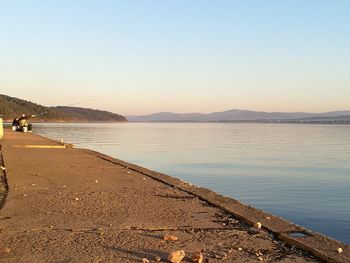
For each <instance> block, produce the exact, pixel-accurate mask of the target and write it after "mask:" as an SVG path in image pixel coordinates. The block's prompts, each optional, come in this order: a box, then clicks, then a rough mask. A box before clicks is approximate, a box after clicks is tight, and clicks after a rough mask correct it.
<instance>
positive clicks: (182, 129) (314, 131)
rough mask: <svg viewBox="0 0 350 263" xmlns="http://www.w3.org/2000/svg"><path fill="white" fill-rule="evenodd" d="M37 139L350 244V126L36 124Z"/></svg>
mask: <svg viewBox="0 0 350 263" xmlns="http://www.w3.org/2000/svg"><path fill="white" fill-rule="evenodd" d="M34 131H35V132H36V133H39V134H42V135H45V136H48V137H50V138H53V139H59V138H64V140H65V141H66V142H70V143H73V144H75V146H76V147H84V148H90V149H93V150H97V151H100V152H102V153H105V154H108V155H111V156H114V157H116V158H119V159H123V160H125V161H128V162H132V163H136V164H138V165H141V166H145V167H147V168H151V169H153V170H157V171H160V172H163V173H167V174H169V175H172V176H175V177H178V178H181V179H183V180H186V181H189V182H191V183H193V184H196V185H200V186H204V187H207V188H210V189H212V190H215V191H216V192H219V193H221V194H223V195H227V196H231V197H233V198H235V199H238V200H240V201H242V202H245V203H248V204H251V205H253V206H255V207H258V208H260V209H263V210H265V211H268V212H270V213H272V214H276V215H279V216H282V217H284V218H286V219H289V220H291V221H293V222H295V223H297V224H300V225H302V226H305V227H307V228H310V229H312V230H314V231H318V232H321V233H323V234H326V235H329V236H331V237H334V238H336V239H338V240H340V241H343V242H346V243H350V126H331V125H325V126H321V125H320V126H319V125H294V124H233V123H224V124H221V123H117V124H35V125H34Z"/></svg>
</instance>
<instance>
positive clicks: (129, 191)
mask: <svg viewBox="0 0 350 263" xmlns="http://www.w3.org/2000/svg"><path fill="white" fill-rule="evenodd" d="M0 143H1V145H2V149H1V152H2V159H3V162H4V163H3V164H2V165H3V166H5V167H6V170H5V171H2V176H1V178H2V180H1V182H2V185H3V187H2V188H0V191H2V193H6V195H5V194H2V195H0V199H2V200H3V203H2V208H1V210H0V262H142V260H143V259H144V258H145V259H148V260H149V261H150V262H156V261H155V258H156V257H160V258H161V259H162V261H163V262H165V261H166V258H167V255H168V253H169V252H172V251H175V250H180V249H183V250H184V251H185V253H186V257H185V258H184V259H183V261H182V262H192V261H191V259H190V256H191V254H192V253H194V252H197V251H201V252H202V254H203V256H204V259H205V260H204V262H223V261H225V262H259V261H264V262H319V261H318V259H316V258H315V257H313V256H311V255H310V253H308V252H306V250H307V249H306V250H300V249H297V248H295V247H293V246H292V247H290V246H287V245H286V244H285V243H284V242H283V241H281V240H280V238H279V239H277V235H276V233H273V232H271V231H269V229H265V228H261V229H257V228H254V227H253V226H251V224H249V222H250V221H249V218H248V220H244V218H242V217H241V216H240V215H235V214H233V213H229V211H227V209H225V208H223V207H221V205H216V204H215V201H213V202H211V201H207V200H206V199H205V198H202V197H201V196H200V194H198V193H197V192H196V191H204V192H203V193H208V192H206V190H205V189H203V190H201V189H200V188H197V187H194V186H191V185H189V184H185V183H182V182H180V181H179V180H177V179H172V178H170V177H169V178H170V179H169V178H168V177H166V178H168V179H164V180H165V181H164V180H163V177H162V176H160V177H159V178H158V177H157V173H155V172H154V173H149V172H148V171H149V170H147V169H144V170H142V169H141V168H138V167H137V166H133V165H131V164H130V165H128V164H127V163H123V162H122V161H119V160H116V159H113V158H111V157H106V156H104V155H102V154H98V153H95V152H93V151H88V150H84V149H74V148H70V147H68V148H65V147H62V145H60V144H59V143H56V142H54V141H52V140H49V139H46V138H43V137H40V136H37V135H34V134H23V133H14V132H11V131H8V130H7V131H5V139H4V140H3V141H0ZM28 146H30V148H27V147H28ZM51 146H54V147H51ZM57 146H59V147H57ZM0 161H1V160H0ZM5 179H6V180H5ZM167 180H168V181H167ZM172 180H174V181H175V182H177V183H180V184H184V185H186V187H184V188H183V189H182V187H181V185H180V187H177V186H174V184H172ZM7 187H8V191H6V188H7ZM191 189H193V193H192V192H191V191H192V190H191ZM234 202H236V201H234ZM237 203H238V202H237ZM0 204H1V203H0ZM248 212H249V211H248ZM249 213H250V212H249ZM271 217H272V216H271ZM253 218H254V216H253ZM269 220H270V219H269ZM263 225H264V223H263ZM166 234H170V235H174V236H176V237H178V240H177V241H166V240H164V239H163V237H164V235H166ZM282 239H283V238H282ZM288 243H289V244H290V242H288ZM338 245H339V246H343V249H344V252H343V253H342V254H339V256H338V255H337V254H336V253H333V252H334V251H335V250H336V247H332V248H330V251H333V252H332V253H333V254H334V258H335V259H336V260H337V261H334V262H347V259H349V257H348V254H347V253H348V252H349V251H348V250H349V248H348V246H344V245H342V244H340V243H339V244H337V243H334V246H338ZM333 254H332V255H333ZM332 255H331V256H332Z"/></svg>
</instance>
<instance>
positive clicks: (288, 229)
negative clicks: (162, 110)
mask: <svg viewBox="0 0 350 263" xmlns="http://www.w3.org/2000/svg"><path fill="white" fill-rule="evenodd" d="M9 134H10V135H11V136H12V135H13V134H12V133H10V132H9V131H7V134H6V135H9ZM15 135H20V136H26V138H28V136H30V137H32V138H36V140H38V138H40V140H43V143H44V142H45V141H46V142H50V144H52V145H57V144H60V143H59V142H56V141H54V140H51V139H48V138H46V137H44V136H40V135H36V134H35V135H32V134H25V135H24V134H17V133H15ZM40 140H39V141H40ZM5 142H6V137H5ZM1 144H2V142H1ZM12 146H13V145H12ZM66 146H70V145H66ZM5 148H7V149H9V148H11V144H8V145H6V147H5ZM68 148H69V147H68ZM26 151H28V150H26ZM31 151H34V149H32V150H31ZM35 151H44V150H38V149H35ZM46 151H47V150H46ZM52 151H53V150H52ZM55 151H59V150H57V149H56V150H55ZM61 151H65V150H61ZM74 151H77V152H78V153H79V154H87V155H89V156H91V158H96V159H99V160H101V161H102V162H106V163H108V164H111V165H116V166H118V167H122V169H126V170H128V171H130V172H132V173H137V174H140V175H141V176H146V177H147V178H149V179H151V180H153V181H155V182H158V183H161V184H164V185H166V186H167V187H169V188H171V189H175V190H180V191H182V192H184V193H187V194H189V195H190V196H194V197H196V198H198V199H199V200H200V201H201V202H205V203H206V204H209V205H210V206H212V207H215V208H217V209H219V210H222V211H224V212H225V213H227V214H229V215H231V216H233V217H234V218H236V219H238V220H239V221H242V222H243V223H244V224H247V225H248V226H250V227H252V228H254V226H256V224H257V222H259V223H261V224H262V229H263V231H265V232H267V233H268V234H271V235H273V237H274V238H276V239H278V240H281V241H283V242H285V243H286V244H287V245H288V246H290V247H296V248H300V249H301V250H303V251H306V252H309V253H311V254H312V255H314V256H316V257H317V258H319V259H321V260H324V261H326V262H348V260H349V258H350V249H349V245H345V244H342V243H341V242H339V241H336V240H334V239H332V238H329V237H326V236H324V235H321V234H319V233H315V232H312V231H310V230H308V229H305V228H303V227H301V226H298V225H295V224H293V223H291V222H289V221H287V220H285V219H282V218H280V217H277V216H274V215H271V214H268V213H266V212H264V211H262V210H259V209H256V208H254V207H252V206H248V205H245V204H242V203H240V202H238V201H236V200H234V199H232V198H229V197H224V196H222V195H219V194H217V193H215V192H214V191H211V190H209V189H206V188H202V187H197V186H194V185H191V184H190V183H187V182H184V181H182V180H180V179H177V178H174V177H171V176H169V175H166V174H162V173H158V172H156V171H152V170H149V169H147V168H144V167H141V166H138V165H135V164H131V163H127V162H124V161H122V160H118V159H116V158H113V157H110V156H108V155H105V154H102V153H99V152H96V151H93V150H89V149H74ZM61 154H63V155H64V153H61ZM4 157H5V158H4V159H5V160H6V152H5V153H4ZM11 173H12V171H11ZM9 183H11V182H9ZM9 188H10V189H11V186H10V187H9ZM8 198H11V195H9V196H8ZM5 206H6V204H5ZM1 212H2V210H0V215H1ZM0 226H1V225H0ZM259 231H260V230H259ZM339 247H341V248H342V249H343V252H342V253H338V251H337V249H338V248H339Z"/></svg>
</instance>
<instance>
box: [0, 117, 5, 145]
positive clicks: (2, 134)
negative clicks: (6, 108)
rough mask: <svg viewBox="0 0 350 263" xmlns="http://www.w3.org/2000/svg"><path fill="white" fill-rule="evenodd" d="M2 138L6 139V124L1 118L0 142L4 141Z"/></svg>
mask: <svg viewBox="0 0 350 263" xmlns="http://www.w3.org/2000/svg"><path fill="white" fill-rule="evenodd" d="M2 138H4V124H3V121H2V118H0V140H2Z"/></svg>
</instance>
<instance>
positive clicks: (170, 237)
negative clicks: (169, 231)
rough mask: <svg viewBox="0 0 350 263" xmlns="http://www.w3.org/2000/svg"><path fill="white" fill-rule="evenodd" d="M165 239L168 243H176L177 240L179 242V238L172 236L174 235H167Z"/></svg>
mask: <svg viewBox="0 0 350 263" xmlns="http://www.w3.org/2000/svg"><path fill="white" fill-rule="evenodd" d="M163 239H164V240H166V241H176V240H178V238H177V237H176V236H172V235H165V236H164V238H163Z"/></svg>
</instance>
